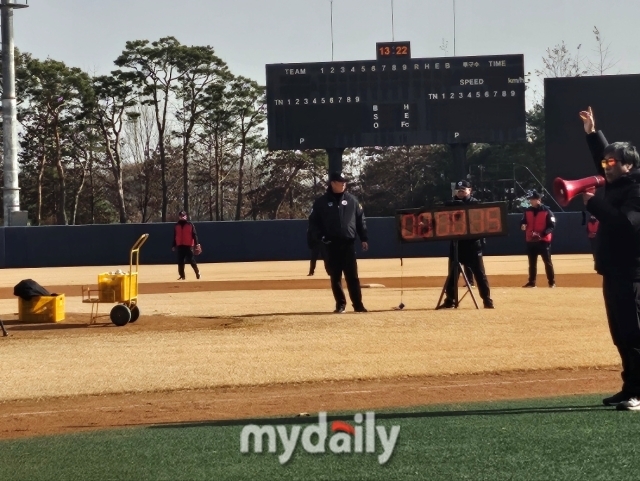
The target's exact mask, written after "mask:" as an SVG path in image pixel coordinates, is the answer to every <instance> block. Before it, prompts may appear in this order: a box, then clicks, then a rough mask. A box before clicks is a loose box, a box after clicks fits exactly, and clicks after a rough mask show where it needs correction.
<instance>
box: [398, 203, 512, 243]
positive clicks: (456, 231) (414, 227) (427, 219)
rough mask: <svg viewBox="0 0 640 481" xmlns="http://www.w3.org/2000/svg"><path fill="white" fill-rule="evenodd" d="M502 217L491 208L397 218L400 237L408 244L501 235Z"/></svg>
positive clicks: (498, 211)
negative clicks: (440, 239) (398, 219)
mask: <svg viewBox="0 0 640 481" xmlns="http://www.w3.org/2000/svg"><path fill="white" fill-rule="evenodd" d="M502 216H503V214H502V209H501V208H500V207H494V206H491V207H489V206H487V207H476V208H473V207H472V208H465V209H459V210H442V211H435V212H434V211H430V212H420V213H416V212H413V213H407V214H400V235H401V237H402V239H403V240H405V241H409V242H412V241H413V242H417V241H421V240H428V239H432V240H437V239H438V238H440V237H442V238H447V239H452V238H453V239H455V238H456V237H462V238H471V237H472V236H478V237H481V236H483V235H491V234H493V235H503V234H506V232H504V228H505V226H504V225H503V220H502Z"/></svg>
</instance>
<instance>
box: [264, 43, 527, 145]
mask: <svg viewBox="0 0 640 481" xmlns="http://www.w3.org/2000/svg"><path fill="white" fill-rule="evenodd" d="M384 47H385V46H384V45H382V46H381V47H380V48H383V50H382V52H383V53H386V50H384ZM394 53H396V52H395V50H394ZM402 53H403V50H400V54H399V55H390V56H389V57H384V58H382V57H381V58H380V59H378V60H365V61H353V62H327V63H307V64H271V65H267V66H266V70H267V123H268V144H269V149H270V150H299V149H316V148H318V149H328V148H347V147H367V146H394V145H429V144H456V143H470V142H483V143H484V142H486V143H493V142H511V141H521V140H525V139H526V129H525V98H524V90H525V80H524V57H523V56H522V55H493V56H483V57H442V58H421V59H420V58H416V59H412V58H405V57H403V56H402Z"/></svg>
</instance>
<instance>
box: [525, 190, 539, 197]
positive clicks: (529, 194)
mask: <svg viewBox="0 0 640 481" xmlns="http://www.w3.org/2000/svg"><path fill="white" fill-rule="evenodd" d="M527 199H542V194H541V193H540V192H538V191H537V190H535V189H533V190H530V191H529V192H527Z"/></svg>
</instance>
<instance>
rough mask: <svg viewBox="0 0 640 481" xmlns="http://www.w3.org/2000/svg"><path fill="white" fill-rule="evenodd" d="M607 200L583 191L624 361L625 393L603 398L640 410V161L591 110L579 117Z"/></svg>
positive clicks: (608, 402)
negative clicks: (610, 138) (610, 139)
mask: <svg viewBox="0 0 640 481" xmlns="http://www.w3.org/2000/svg"><path fill="white" fill-rule="evenodd" d="M580 118H581V119H582V121H583V123H584V130H585V132H586V133H587V143H588V145H589V150H590V151H591V155H592V156H593V160H594V163H595V166H596V169H597V171H598V173H599V174H600V175H602V176H604V178H605V179H606V183H605V185H604V195H603V196H602V197H600V196H595V193H594V192H593V191H592V190H585V191H583V192H582V198H583V200H584V204H585V206H586V209H587V210H588V211H589V212H590V213H591V214H592V215H594V216H595V217H596V218H597V219H598V221H599V227H598V232H597V234H596V238H595V239H596V240H595V252H594V258H595V268H596V271H597V272H598V274H600V275H601V276H602V292H603V296H604V304H605V308H606V311H607V319H608V321H609V330H610V331H611V337H612V339H613V343H614V344H615V345H616V347H617V348H618V352H619V353H620V358H621V360H622V389H621V391H620V392H618V393H616V394H614V395H613V396H611V397H608V398H605V399H603V403H604V404H605V405H607V406H617V409H620V410H629V411H640V170H638V167H639V165H640V158H639V156H638V152H637V150H636V148H635V147H634V146H633V145H632V144H631V143H629V142H614V143H613V144H608V143H607V140H606V138H605V137H604V135H603V133H602V132H600V131H596V128H595V121H594V116H593V111H592V110H591V107H589V108H588V109H587V110H584V111H582V112H580Z"/></svg>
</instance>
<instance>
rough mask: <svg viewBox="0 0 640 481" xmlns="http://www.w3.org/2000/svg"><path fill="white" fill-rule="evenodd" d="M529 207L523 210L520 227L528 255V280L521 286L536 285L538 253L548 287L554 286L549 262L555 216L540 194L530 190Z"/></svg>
mask: <svg viewBox="0 0 640 481" xmlns="http://www.w3.org/2000/svg"><path fill="white" fill-rule="evenodd" d="M527 198H528V199H529V203H530V204H531V207H528V208H527V210H525V211H524V215H523V216H522V220H521V221H520V228H521V229H522V230H523V231H525V234H526V241H527V257H529V282H527V283H526V284H525V285H524V286H522V287H536V276H537V274H538V255H540V256H541V257H542V261H543V262H544V270H545V272H546V274H547V281H549V287H556V281H555V274H554V272H553V263H552V262H551V251H550V248H551V238H552V236H553V234H552V232H553V229H555V227H556V218H555V216H554V215H553V212H551V209H549V207H547V206H546V205H544V204H543V203H542V195H541V194H540V193H538V192H537V191H535V190H532V191H530V192H529V194H528V195H527Z"/></svg>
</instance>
